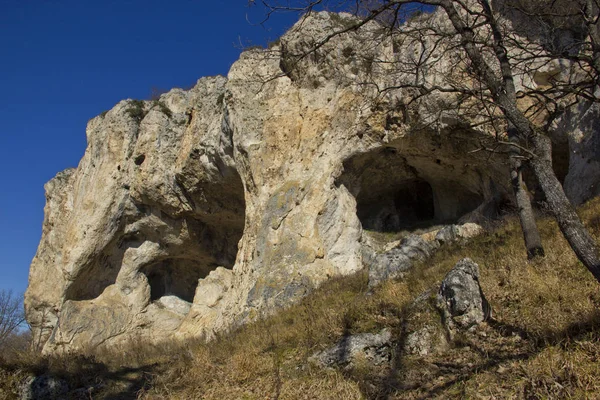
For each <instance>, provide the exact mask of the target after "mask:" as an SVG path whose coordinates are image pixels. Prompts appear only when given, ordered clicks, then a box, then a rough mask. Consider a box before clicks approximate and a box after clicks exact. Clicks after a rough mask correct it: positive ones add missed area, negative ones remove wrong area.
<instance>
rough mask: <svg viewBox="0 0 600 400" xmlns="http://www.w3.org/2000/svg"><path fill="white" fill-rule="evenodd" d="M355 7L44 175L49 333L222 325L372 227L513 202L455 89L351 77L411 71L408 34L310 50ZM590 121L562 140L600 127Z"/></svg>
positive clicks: (126, 112)
mask: <svg viewBox="0 0 600 400" xmlns="http://www.w3.org/2000/svg"><path fill="white" fill-rule="evenodd" d="M352 18H353V17H351V16H349V15H345V14H330V13H315V14H313V15H311V16H310V17H308V18H307V19H306V20H304V21H303V23H302V24H297V25H296V26H294V27H293V28H292V29H291V30H290V31H289V32H288V33H286V34H285V35H284V36H283V37H282V38H281V40H280V42H279V44H277V45H275V46H274V47H272V48H271V49H268V50H251V51H247V52H244V53H242V55H241V56H240V59H239V60H238V61H237V62H236V63H235V64H234V65H233V66H232V67H231V70H230V71H229V74H228V76H227V77H221V76H218V77H209V78H202V79H200V80H199V81H198V83H197V84H196V86H194V87H193V88H192V89H191V90H189V91H184V90H181V89H174V90H171V91H170V92H168V93H166V94H163V95H162V96H161V97H160V99H159V100H157V101H143V102H142V101H133V100H125V101H121V102H120V103H118V104H117V105H116V106H115V107H114V108H113V109H112V110H110V111H108V112H106V113H104V114H102V115H100V116H98V117H96V118H94V119H92V120H91V121H90V122H89V123H88V126H87V131H86V134H87V142H88V146H87V149H86V152H85V155H84V156H83V158H82V160H81V162H80V163H79V166H78V167H77V168H76V169H69V170H66V171H63V172H60V173H59V174H58V175H57V176H56V177H55V178H54V179H52V180H51V181H50V182H48V183H47V184H46V186H45V189H46V199H47V203H46V208H45V219H44V224H43V233H42V239H41V242H40V245H39V248H38V251H37V254H36V256H35V258H34V260H33V262H32V265H31V271H30V277H29V287H28V290H27V293H26V299H25V304H26V311H27V319H28V322H29V323H30V325H31V327H32V329H33V335H34V340H35V342H36V343H37V344H38V345H39V346H43V348H44V350H45V351H58V350H65V349H73V350H78V349H86V348H90V347H94V346H99V345H106V346H110V345H113V344H116V343H122V342H125V341H127V340H130V339H136V338H146V339H150V340H155V341H161V340H172V338H187V337H210V336H211V335H213V334H214V333H215V332H218V331H223V330H227V329H230V328H232V327H235V326H236V325H239V324H242V323H245V322H247V321H250V320H253V319H255V318H259V317H261V316H263V315H265V314H268V313H270V312H272V311H273V310H275V309H278V308H281V307H284V306H286V305H289V304H291V303H293V302H294V301H297V300H298V299H300V298H302V297H303V296H305V295H306V294H307V293H309V292H310V291H311V290H312V289H314V288H315V287H317V286H318V285H319V284H321V283H322V282H324V281H325V280H327V279H329V278H331V277H335V276H341V275H348V274H352V273H355V272H357V271H359V270H361V269H362V268H364V267H365V266H364V262H365V259H364V258H363V255H364V254H365V252H364V251H363V250H364V249H363V247H364V245H365V244H366V243H368V242H369V235H370V231H378V232H399V231H403V230H406V231H410V230H412V229H414V228H417V227H418V228H419V229H422V230H427V229H429V228H433V227H435V226H438V225H440V224H446V223H455V222H457V221H459V220H460V222H461V223H462V222H469V221H475V222H480V221H481V220H482V219H485V218H486V217H489V216H491V215H492V214H493V213H494V212H497V211H498V207H500V206H501V205H502V204H503V203H506V202H510V199H511V196H510V186H509V175H508V171H507V166H506V165H505V163H504V161H503V160H502V159H501V158H499V157H497V156H495V155H493V154H487V153H485V152H479V153H473V154H471V153H470V152H469V150H472V149H475V148H477V147H478V143H479V139H480V138H482V137H487V135H489V132H487V131H485V130H483V129H477V128H473V127H471V124H470V122H471V121H470V120H469V119H468V118H469V117H468V116H461V115H458V114H456V113H455V112H453V111H451V110H445V109H444V107H442V105H443V103H444V101H445V97H444V95H438V96H434V97H431V98H429V99H428V100H427V101H422V102H415V103H414V104H412V105H411V107H409V108H407V107H406V106H405V105H404V104H403V103H402V96H403V92H402V91H401V90H396V91H389V92H387V94H386V96H383V97H381V96H377V93H376V92H374V89H373V88H372V87H371V86H368V85H360V84H357V83H356V82H360V81H364V80H366V79H367V77H368V79H369V80H370V81H374V82H376V83H380V84H381V85H389V84H390V83H393V82H398V81H399V80H402V79H406V77H405V76H400V75H399V76H391V75H390V74H389V73H388V71H386V69H385V68H386V67H385V65H386V63H379V62H376V60H402V58H403V57H410V55H411V54H412V52H413V51H414V49H413V48H412V47H411V46H412V44H411V43H410V42H409V41H408V42H406V43H403V44H402V43H400V44H399V43H392V42H390V41H385V40H383V41H380V42H378V44H377V45H376V46H371V45H368V43H369V41H368V40H367V39H369V38H373V37H374V36H375V35H377V34H378V25H377V23H375V22H372V23H370V24H367V25H365V26H364V27H363V28H362V29H361V30H358V31H356V32H354V31H353V32H350V33H346V34H344V35H341V36H339V37H337V38H335V39H334V40H332V41H331V42H330V43H328V44H327V45H325V46H323V47H322V48H320V49H319V52H318V53H316V54H315V55H314V57H312V58H311V57H305V58H302V59H299V58H298V57H297V54H299V52H301V51H302V49H304V48H306V46H309V45H310V43H312V41H314V40H315V38H322V37H324V36H325V35H326V33H327V32H330V31H331V29H333V28H335V27H336V26H339V24H344V23H346V22H345V21H348V20H350V19H352ZM317 59H318V60H317ZM443 61H444V60H441V61H440V62H439V63H437V64H436V66H432V67H431V69H430V70H429V71H427V79H430V80H432V81H435V80H439V79H444V74H445V72H444V68H447V66H448V65H444V62H443ZM292 65H293V67H294V68H291V66H292ZM574 121H577V119H576V118H571V120H569V121H565V122H564V123H571V124H573V123H575V122H574ZM586 131H587V130H586ZM583 136H584V138H579V137H578V138H572V139H570V138H567V137H561V138H562V139H561V140H563V142H564V143H565V144H564V146H567V144H566V143H567V142H568V141H570V143H571V145H573V146H576V147H577V146H580V147H581V146H582V143H587V142H586V141H593V140H597V139H594V138H591V137H587V136H585V134H583ZM588 136H589V135H588ZM594 137H595V136H594ZM557 140H558V139H557ZM580 147H577V148H580ZM565 153H566V152H565ZM586 157H587V156H586ZM577 165H579V164H577ZM577 165H575V170H573V171H571V170H569V174H572V173H573V174H579V173H580V172H577V168H579V167H577ZM569 176H571V175H569ZM570 179H571V182H572V178H570ZM586 179H588V181H587V183H588V184H591V183H594V184H596V183H597V182H598V174H595V175H590V176H588V177H587V178H586ZM569 187H570V186H567V189H569ZM572 190H573V191H574V192H573V195H572V196H573V198H575V199H577V200H578V201H583V200H584V199H585V196H586V195H588V193H587V192H582V191H580V190H576V189H572ZM594 193H596V192H594ZM590 194H591V193H590Z"/></svg>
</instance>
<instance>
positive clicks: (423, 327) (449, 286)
mask: <svg viewBox="0 0 600 400" xmlns="http://www.w3.org/2000/svg"><path fill="white" fill-rule="evenodd" d="M490 317H491V308H490V306H489V304H488V302H487V300H486V299H485V296H484V295H483V292H482V291H481V286H480V285H479V266H478V265H477V264H476V263H474V262H473V261H472V260H471V259H469V258H465V259H462V260H460V261H459V262H457V263H456V265H455V266H454V267H453V268H452V269H451V270H450V271H449V272H448V274H446V276H445V277H444V280H443V281H442V284H441V286H440V287H439V288H436V289H432V290H429V291H427V292H425V293H423V294H422V295H421V296H419V297H417V299H415V301H414V302H413V303H412V304H411V306H410V307H408V311H407V316H406V319H405V321H404V341H403V348H402V351H404V352H405V353H407V354H413V355H419V356H426V355H429V354H435V353H441V352H443V351H444V350H446V349H447V348H448V346H449V345H450V343H451V342H452V340H453V339H454V337H455V336H456V333H457V332H459V331H463V332H464V331H466V330H467V329H471V328H473V327H475V326H476V325H478V324H480V323H482V322H484V321H486V320H487V319H489V318H490Z"/></svg>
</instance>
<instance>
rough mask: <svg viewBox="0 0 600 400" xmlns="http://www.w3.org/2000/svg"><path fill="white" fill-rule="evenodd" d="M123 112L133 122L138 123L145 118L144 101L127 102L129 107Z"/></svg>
mask: <svg viewBox="0 0 600 400" xmlns="http://www.w3.org/2000/svg"><path fill="white" fill-rule="evenodd" d="M125 112H126V113H127V114H129V116H130V117H131V118H132V119H133V120H134V121H136V122H138V123H140V122H141V121H142V120H143V119H144V117H145V116H146V111H144V101H143V100H131V101H130V102H129V107H128V108H127V109H126V110H125Z"/></svg>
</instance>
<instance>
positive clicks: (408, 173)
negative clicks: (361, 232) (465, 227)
mask: <svg viewBox="0 0 600 400" xmlns="http://www.w3.org/2000/svg"><path fill="white" fill-rule="evenodd" d="M413 151H415V150H413ZM440 153H441V151H440ZM464 157H465V156H464V155H461V157H456V153H446V154H437V157H432V156H431V155H430V154H420V153H416V154H415V153H409V152H408V151H407V152H406V153H405V154H402V153H401V149H399V148H395V147H384V148H378V149H375V150H372V151H369V152H366V153H362V154H358V155H355V156H353V157H351V158H349V159H347V160H346V161H345V162H344V163H343V166H344V170H343V173H342V174H341V175H340V176H339V177H338V178H337V179H336V184H337V185H338V186H339V185H342V184H343V185H344V186H345V187H346V189H348V191H349V192H350V194H352V195H353V196H354V198H355V200H356V214H357V217H358V219H359V220H360V222H361V224H362V227H363V228H364V229H365V230H367V231H376V232H406V231H416V230H422V231H427V230H431V229H434V228H436V227H438V226H439V225H443V224H451V223H458V222H459V221H464V220H466V219H468V218H470V217H471V214H470V213H471V212H472V211H474V210H476V209H478V207H480V206H482V205H484V204H487V203H491V197H492V196H493V193H492V192H493V190H491V189H490V187H493V185H491V184H489V182H491V181H492V179H491V178H490V177H489V176H488V177H486V170H485V168H486V167H485V166H483V167H477V166H475V165H474V164H473V163H472V161H473V160H469V161H468V162H467V161H465V158H464ZM486 184H488V185H490V187H487V188H486V187H485V185H486ZM485 193H487V195H486V194H485ZM483 208H484V207H482V209H483ZM489 208H490V209H491V208H493V205H492V207H489ZM488 211H490V210H487V209H486V212H488ZM491 211H492V213H493V211H494V210H491ZM490 214H491V213H490Z"/></svg>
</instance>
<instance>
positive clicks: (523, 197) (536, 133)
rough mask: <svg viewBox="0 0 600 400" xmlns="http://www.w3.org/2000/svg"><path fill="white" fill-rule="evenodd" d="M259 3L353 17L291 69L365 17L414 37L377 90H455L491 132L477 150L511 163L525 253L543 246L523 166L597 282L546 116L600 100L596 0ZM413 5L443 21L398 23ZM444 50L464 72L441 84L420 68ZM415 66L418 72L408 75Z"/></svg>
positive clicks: (597, 265)
mask: <svg viewBox="0 0 600 400" xmlns="http://www.w3.org/2000/svg"><path fill="white" fill-rule="evenodd" d="M251 3H254V4H256V3H257V2H256V1H253V2H251ZM260 4H261V5H262V6H263V7H265V9H266V18H267V19H268V18H270V17H272V16H273V14H274V13H277V12H279V11H298V12H302V13H304V15H310V13H311V12H313V11H314V10H316V9H317V8H322V7H327V6H328V5H331V4H334V9H335V10H336V11H342V10H343V11H347V12H351V13H353V14H354V15H355V16H357V17H359V18H357V19H356V20H355V21H354V22H352V23H350V24H346V25H344V26H341V27H340V28H339V29H336V30H334V31H332V32H331V33H329V34H328V35H326V36H325V37H323V38H321V39H320V40H316V41H314V43H312V46H311V47H310V48H308V49H306V50H305V51H303V52H301V53H298V54H294V55H293V57H291V59H292V62H289V58H290V57H288V60H287V62H286V63H285V67H286V68H285V69H286V70H285V71H284V72H285V73H287V74H290V72H293V68H294V66H296V65H300V64H301V63H302V62H303V60H305V59H307V58H310V59H312V60H318V59H319V57H316V56H315V54H316V53H317V52H318V51H319V49H321V48H323V47H324V46H326V45H327V43H329V42H330V41H331V40H333V39H335V38H336V37H337V36H340V35H345V34H348V33H349V32H357V31H359V30H361V29H363V28H364V27H365V26H366V25H367V24H369V23H370V22H371V21H377V22H379V23H380V24H381V26H382V34H381V35H380V36H378V37H377V38H376V39H375V40H379V41H385V40H395V39H398V40H406V38H409V40H413V41H415V43H417V46H416V47H419V46H420V49H421V51H420V53H419V52H417V56H416V57H414V58H413V59H411V60H410V62H406V60H404V61H401V60H399V59H394V60H392V61H387V60H386V61H382V62H385V63H388V64H393V65H392V67H393V70H394V71H395V72H396V73H397V74H402V73H403V74H404V79H403V80H401V81H398V82H394V83H391V84H390V83H388V84H386V85H385V86H384V87H381V86H380V85H379V83H378V82H375V80H373V82H371V83H372V84H373V85H375V86H376V87H377V91H378V92H379V93H386V92H390V91H393V90H399V89H403V90H404V92H403V94H404V96H405V97H406V98H407V99H408V101H407V103H408V104H410V103H412V102H415V101H418V100H419V99H423V98H424V97H426V96H429V95H431V94H435V93H451V94H453V95H454V96H455V99H456V101H455V102H454V104H452V105H451V107H454V108H457V109H458V108H460V109H461V112H463V113H464V114H468V113H472V115H473V116H474V118H473V120H474V121H477V123H478V124H487V125H488V126H490V127H491V129H493V130H494V131H495V132H496V135H495V138H494V139H495V142H493V143H487V144H482V149H486V150H489V151H494V152H503V153H505V154H506V156H507V158H508V160H509V161H510V165H511V169H512V179H513V188H514V192H515V197H516V199H517V203H518V206H519V216H520V219H521V226H522V228H523V233H524V239H525V242H526V247H527V251H528V254H529V256H530V257H532V256H535V255H540V254H543V247H542V245H541V240H540V238H539V233H538V232H537V227H536V225H535V221H534V219H533V212H532V210H531V204H530V200H529V196H528V194H527V190H526V189H525V188H524V184H523V180H522V167H523V165H524V164H526V165H528V166H529V167H530V168H531V170H532V171H533V174H534V176H535V178H536V180H537V182H538V184H539V186H540V188H541V190H542V191H543V193H544V195H545V198H546V202H547V204H548V207H549V209H550V211H551V212H552V213H553V215H554V217H555V219H556V221H557V222H558V226H559V228H560V230H561V232H562V233H563V235H564V237H565V238H566V239H567V241H568V243H569V244H570V246H571V248H572V249H573V251H574V252H575V254H576V255H577V257H578V258H579V260H580V261H581V262H582V263H583V264H584V265H585V266H586V267H587V268H588V270H589V271H590V272H591V273H592V274H593V275H594V277H595V278H596V279H597V280H598V281H600V249H599V247H598V245H597V243H596V242H595V241H594V240H593V238H592V237H591V235H590V234H589V233H588V231H587V230H586V229H585V227H584V226H583V224H582V222H581V220H580V219H579V217H578V215H577V213H576V212H575V209H574V207H573V205H572V204H571V203H570V202H569V200H568V198H567V196H566V195H565V192H564V190H563V188H562V185H561V183H560V181H559V180H558V178H557V177H556V174H555V172H554V170H553V166H552V152H551V150H552V144H551V141H550V139H549V137H548V132H549V130H550V128H551V126H552V124H553V123H554V122H555V121H556V120H557V119H558V118H560V117H561V116H563V115H564V114H565V112H566V110H568V109H570V108H571V107H574V106H576V105H577V104H578V102H580V101H587V102H592V103H600V89H599V83H600V24H599V19H600V16H599V9H600V6H599V3H598V0H552V1H550V0H533V1H525V0H495V1H494V2H493V4H492V3H491V0H420V1H412V0H338V1H335V2H332V3H330V2H328V1H327V0H297V1H291V0H287V1H285V2H281V3H280V2H278V1H276V0H275V1H271V0H262V1H261V2H260ZM418 6H420V7H421V9H422V10H423V9H425V10H431V8H432V7H435V8H437V9H439V10H440V11H439V14H438V15H441V16H443V18H444V21H445V24H443V26H440V25H436V24H435V23H431V24H429V25H428V24H426V23H425V24H420V25H418V24H417V25H411V24H406V25H402V24H401V23H402V22H404V21H405V20H406V19H407V16H408V15H409V14H410V13H412V14H414V13H415V10H419V7H418ZM425 7H429V8H425ZM403 38H404V39H403ZM419 43H420V44H419ZM432 49H433V50H432ZM440 49H445V50H440ZM440 51H442V52H453V56H454V57H453V58H452V57H451V58H452V59H454V60H455V61H454V65H453V66H452V67H453V68H452V69H453V70H458V71H460V72H459V73H457V72H453V75H454V76H455V77H462V79H455V80H452V79H446V80H444V81H443V82H442V83H439V82H436V83H432V82H431V81H430V80H427V79H426V77H425V72H424V71H426V69H427V67H428V64H429V65H433V64H434V63H436V62H439V59H440V58H439V56H435V54H436V53H439V52H440ZM553 65H555V66H556V65H558V68H551V67H552V66H553ZM543 69H546V70H548V71H550V72H548V73H547V74H546V75H545V77H544V78H545V80H546V81H545V82H544V83H543V84H536V83H535V80H536V78H539V75H540V74H539V73H538V72H539V71H540V70H543ZM411 74H412V76H414V79H412V80H410V79H406V76H410V75H411ZM363 83H365V82H363Z"/></svg>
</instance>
